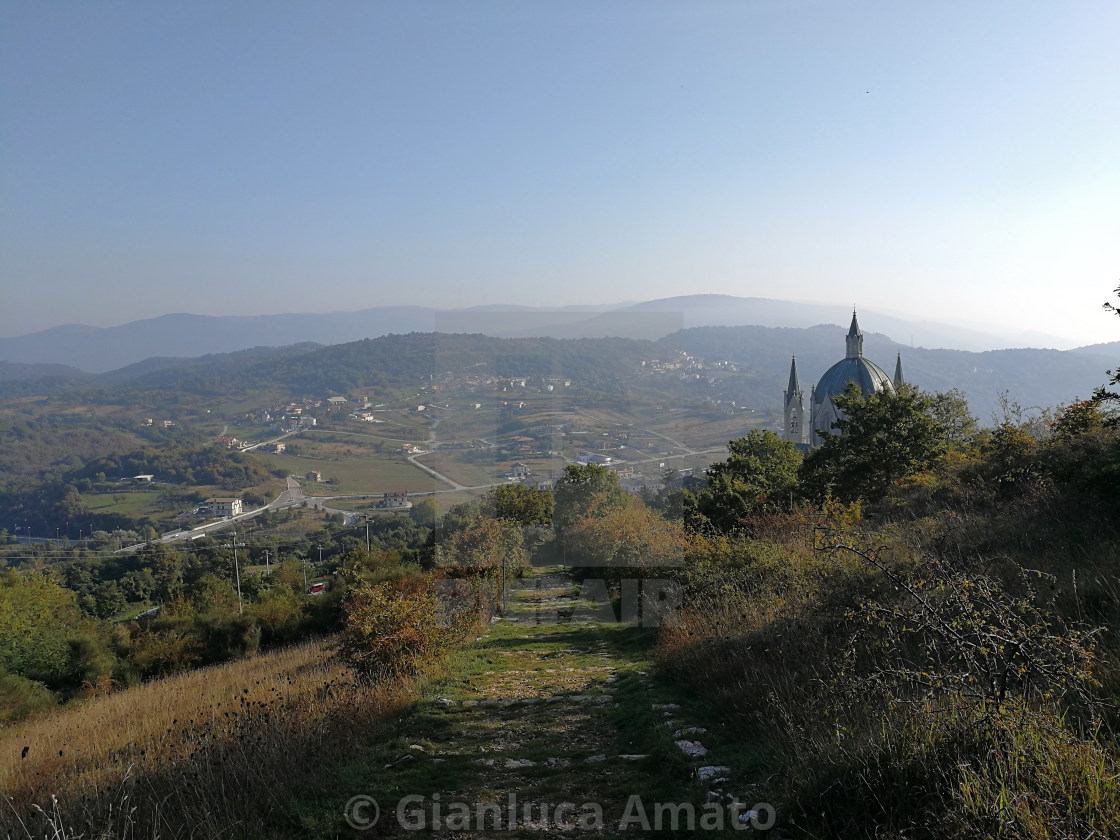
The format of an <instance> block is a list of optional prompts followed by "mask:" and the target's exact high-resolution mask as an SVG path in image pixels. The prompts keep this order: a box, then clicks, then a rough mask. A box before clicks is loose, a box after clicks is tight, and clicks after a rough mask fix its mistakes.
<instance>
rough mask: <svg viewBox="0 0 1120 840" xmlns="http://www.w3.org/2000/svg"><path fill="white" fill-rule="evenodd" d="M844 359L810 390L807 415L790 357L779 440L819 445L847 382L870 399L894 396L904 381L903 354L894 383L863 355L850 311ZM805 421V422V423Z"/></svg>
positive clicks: (835, 417)
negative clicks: (782, 424)
mask: <svg viewBox="0 0 1120 840" xmlns="http://www.w3.org/2000/svg"><path fill="white" fill-rule="evenodd" d="M844 342H845V345H846V346H845V350H846V352H845V354H844V358H843V359H841V360H840V361H838V362H837V363H836V364H834V365H833V366H832V367H830V368H829V369H828V370H826V371H825V372H824V376H822V377H821V378H820V381H819V382H817V384H816V385H815V386H814V387H813V388H812V389H811V390H810V391H809V409H808V416H806V409H805V399H804V392H803V391H802V390H801V385H800V384H799V383H798V381H797V357H796V356H794V357H793V361H792V362H791V363H790V368H789V387H788V388H787V389H786V391H785V394H784V399H783V402H782V405H783V408H784V418H785V430H784V432H783V433H782V438H783V439H784V440H788V441H790V442H791V443H795V444H798V445H800V446H804V447H811V446H820V445H821V443H822V442H823V441H822V437H821V434H820V433H821V432H822V431H823V432H828V431H829V430H830V429H831V428H832V424H833V423H835V422H836V421H837V420H838V419H839V418H840V411H839V409H837V408H836V402H835V398H836V397H838V396H839V395H840V394H843V393H844V389H846V388H847V387H848V383H850V382H854V383H856V385H858V386H859V390H860V393H862V394H863V396H864V397H865V398H866V397H869V396H871V395H872V394H876V393H879V392H881V391H889V392H891V393H894V392H895V391H896V390H898V388H900V387H901V386H902V384H903V382H904V380H903V378H902V354H901V353H899V355H898V358H897V360H896V361H895V366H894V380H893V381H892V380H891V378H890V377H889V376H887V374H886V371H884V370H883V369H882V368H881V367H879V366H878V365H877V364H875V363H874V362H873V361H871V360H870V359H865V358H864V356H863V333H862V332H860V329H859V321H857V320H856V311H855V310H854V309H853V310H852V326H851V327H849V328H848V335H847V336H845V338H844ZM806 420H807V421H808V422H806Z"/></svg>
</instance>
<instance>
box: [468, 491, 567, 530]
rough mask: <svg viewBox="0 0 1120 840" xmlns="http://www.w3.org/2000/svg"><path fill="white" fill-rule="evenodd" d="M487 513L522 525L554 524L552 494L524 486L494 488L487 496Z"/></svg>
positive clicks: (485, 506)
mask: <svg viewBox="0 0 1120 840" xmlns="http://www.w3.org/2000/svg"><path fill="white" fill-rule="evenodd" d="M484 508H485V510H486V513H488V514H489V515H490V516H493V517H494V518H495V519H505V520H508V521H510V522H517V523H520V524H521V525H541V526H548V525H551V524H552V494H551V493H549V492H547V491H543V490H533V489H532V488H530V487H526V486H525V485H524V484H506V485H503V486H501V487H493V488H491V489H490V492H489V493H488V494H487V496H486V504H485V505H484Z"/></svg>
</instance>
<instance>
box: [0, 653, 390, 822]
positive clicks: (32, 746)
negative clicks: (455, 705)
mask: <svg viewBox="0 0 1120 840" xmlns="http://www.w3.org/2000/svg"><path fill="white" fill-rule="evenodd" d="M411 690H412V689H411V687H410V686H408V685H402V684H394V685H381V686H378V687H376V688H372V687H370V686H369V685H364V684H358V683H356V682H355V680H354V677H353V675H352V674H351V673H350V672H349V671H348V670H347V669H346V668H345V667H343V666H342V665H341V664H340V663H339V662H337V661H336V660H335V659H334V657H333V654H332V652H331V643H330V642H329V641H320V642H314V643H310V644H305V645H301V646H298V647H293V648H289V649H286V650H283V651H279V652H275V653H270V654H264V655H261V656H258V657H255V658H253V659H249V660H244V661H240V662H236V663H232V664H228V665H220V666H215V667H211V668H206V669H202V670H199V671H194V672H191V673H187V674H183V675H179V676H175V677H169V678H166V679H162V680H157V681H154V682H151V683H147V684H145V685H143V686H140V687H138V688H134V689H130V690H128V691H121V692H117V693H114V694H110V695H108V696H104V697H100V698H96V699H93V700H90V701H88V702H86V703H83V704H81V705H77V706H73V707H69V708H63V709H59V710H57V711H54V712H52V713H50V714H48V715H45V716H43V717H40V718H36V719H32V720H29V721H25V722H23V723H20V724H17V725H15V726H12V727H10V728H8V729H5V730H3V732H0V789H2V790H3V791H4V793H5V798H6V799H7V807H5V808H4V809H0V834H2V835H3V836H5V837H28V838H29V837H39V836H50V837H57V838H64V837H65V838H70V837H78V836H83V837H84V836H97V837H125V836H129V837H131V836H146V837H147V836H167V837H188V836H189V837H218V836H251V837H267V836H293V835H294V834H298V833H299V832H298V831H295V830H294V829H293V822H292V819H293V815H292V813H291V810H290V808H289V807H288V806H287V805H286V804H285V802H286V801H287V800H289V799H290V798H291V797H292V795H293V794H294V792H295V791H296V789H298V790H299V792H300V794H301V795H308V794H309V793H313V792H314V790H315V789H316V787H317V786H318V785H321V784H322V782H321V781H318V779H319V776H320V774H321V773H322V772H323V768H324V767H325V766H329V765H330V764H332V763H333V762H334V761H336V760H337V757H338V756H339V755H345V754H347V753H348V752H352V751H354V750H355V749H357V748H358V747H357V745H358V744H361V743H364V742H365V741H366V739H369V738H375V737H376V736H377V734H378V732H379V731H381V728H382V727H383V725H385V723H386V722H387V721H388V720H389V718H391V716H392V715H393V714H394V713H395V712H397V711H399V709H401V708H402V707H403V706H404V705H405V704H406V703H407V700H408V697H409V696H410V693H411ZM21 754H22V756H23V757H21ZM52 795H57V797H58V802H57V804H56V805H55V806H54V808H52V803H51V802H50V801H49V799H50V797H51V796H52ZM32 803H41V804H42V805H43V806H45V808H46V813H45V814H44V813H41V812H40V813H36V812H34V809H33V808H32ZM55 809H57V810H55ZM17 812H18V813H19V814H22V817H23V819H20V817H19V816H17ZM24 821H26V824H24ZM63 824H65V826H66V829H65V830H63V829H62V825H63ZM184 828H186V829H187V832H186V833H184V832H183V829H184Z"/></svg>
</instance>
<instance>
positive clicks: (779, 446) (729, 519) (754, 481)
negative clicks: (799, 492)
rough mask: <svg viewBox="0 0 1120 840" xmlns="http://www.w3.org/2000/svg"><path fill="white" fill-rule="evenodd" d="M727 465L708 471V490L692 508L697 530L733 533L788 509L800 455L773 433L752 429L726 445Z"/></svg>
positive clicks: (699, 495)
mask: <svg viewBox="0 0 1120 840" xmlns="http://www.w3.org/2000/svg"><path fill="white" fill-rule="evenodd" d="M727 451H728V453H729V454H728V457H727V459H726V460H725V461H720V462H719V463H717V464H712V465H711V466H710V467H709V468H708V486H707V487H705V488H704V489H703V490H701V491H700V492H699V493H698V494H697V495H696V499H695V502H694V503H693V504H692V506H691V508H690V509H689V516H688V518H689V521H690V524H692V525H693V526H698V525H702V524H710V525H711V526H712V527H714V528H716V529H717V530H718V531H720V532H721V533H725V534H726V533H730V532H731V531H734V530H736V529H737V528H739V527H741V526H742V525H743V524H744V522H745V520H747V519H748V518H749V517H751V516H755V515H757V514H760V513H769V512H772V511H776V510H781V509H784V508H785V507H786V506H788V504H789V498H790V494H791V493H792V492H794V490H795V489H796V487H797V471H798V468H799V467H800V466H801V453H800V452H799V451H798V449H797V447H796V446H794V445H793V444H792V443H790V442H789V441H784V440H782V439H781V438H780V437H778V436H777V435H776V434H774V432H770V431H753V432H751V433H750V434H749V435H747V436H746V437H744V438H739V439H737V440H733V441H731V442H730V443H728V444H727Z"/></svg>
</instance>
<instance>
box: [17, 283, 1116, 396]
mask: <svg viewBox="0 0 1120 840" xmlns="http://www.w3.org/2000/svg"><path fill="white" fill-rule="evenodd" d="M847 317H848V316H847V313H846V311H845V310H843V309H841V308H839V307H836V306H826V305H821V304H811V303H795V302H790V301H781V300H772V299H767V298H740V297H732V296H728V295H688V296H682V297H672V298H662V299H658V300H651V301H645V302H641V303H627V304H620V305H618V306H572V307H563V308H533V307H515V306H502V305H495V306H481V307H472V308H469V309H457V310H440V309H436V308H433V307H423V306H384V307H375V308H371V309H362V310H357V311H340V312H331V313H304V314H285V315H220V316H216V315H192V314H186V313H176V314H169V315H163V316H160V317H158V318H148V319H144V320H140V321H133V322H131V323H128V324H122V325H120V326H115V327H91V326H85V325H79V324H75V325H65V326H59V327H53V328H51V329H47V330H42V331H40V332H35V333H30V334H28V335H23V336H17V337H9V338H0V361H3V362H7V363H9V364H8V365H6V366H4V367H3V368H2V369H0V377H3V378H17V377H18V378H22V377H28V376H37V375H55V374H57V373H59V371H58V370H57V369H54V370H47V369H42V370H39V371H38V372H37V371H36V369H34V368H32V369H28V368H22V367H20V366H21V365H36V366H38V365H68V366H70V367H73V368H77V369H79V370H81V371H85V372H87V373H103V372H106V371H111V370H116V369H118V368H121V367H124V366H125V365H130V364H134V363H137V362H140V361H143V360H145V359H148V358H152V357H160V358H167V357H178V358H194V357H198V356H203V355H206V354H213V353H228V352H234V351H238V350H244V349H247V348H251V347H280V346H287V345H291V344H296V343H301V342H314V343H317V344H341V343H345V342H349V341H356V340H359V339H362V338H375V337H377V336H381V335H387V334H391V333H398V334H400V333H409V332H444V333H482V334H484V335H490V336H496V337H538V336H539V337H552V338H601V337H605V336H617V337H623V338H644V339H650V340H657V339H660V338H663V337H664V336H666V335H670V334H672V333H674V332H676V331H678V330H681V329H688V328H692V327H703V326H762V327H797V328H805V327H811V326H815V325H818V324H838V325H841V324H843V323H846V321H847ZM860 319H861V323H862V324H864V326H865V329H870V330H873V331H874V332H879V333H884V334H886V335H889V336H891V338H893V339H894V340H895V341H896V342H898V343H899V344H904V345H914V346H921V347H928V348H948V349H955V350H970V351H985V350H995V349H1004V348H1010V347H1055V346H1064V345H1068V343H1069V342H1067V341H1065V340H1063V339H1060V338H1057V337H1055V336H1048V335H1044V334H1040V333H1031V332H1027V331H1020V332H1004V333H999V332H996V331H991V332H985V331H983V330H982V329H969V328H965V327H960V326H955V325H950V324H941V323H934V322H929V321H920V320H908V319H904V318H899V317H897V316H893V315H888V314H886V313H882V312H878V311H876V310H875V309H874V308H862V307H861V308H860ZM1094 349H1095V348H1094Z"/></svg>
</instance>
